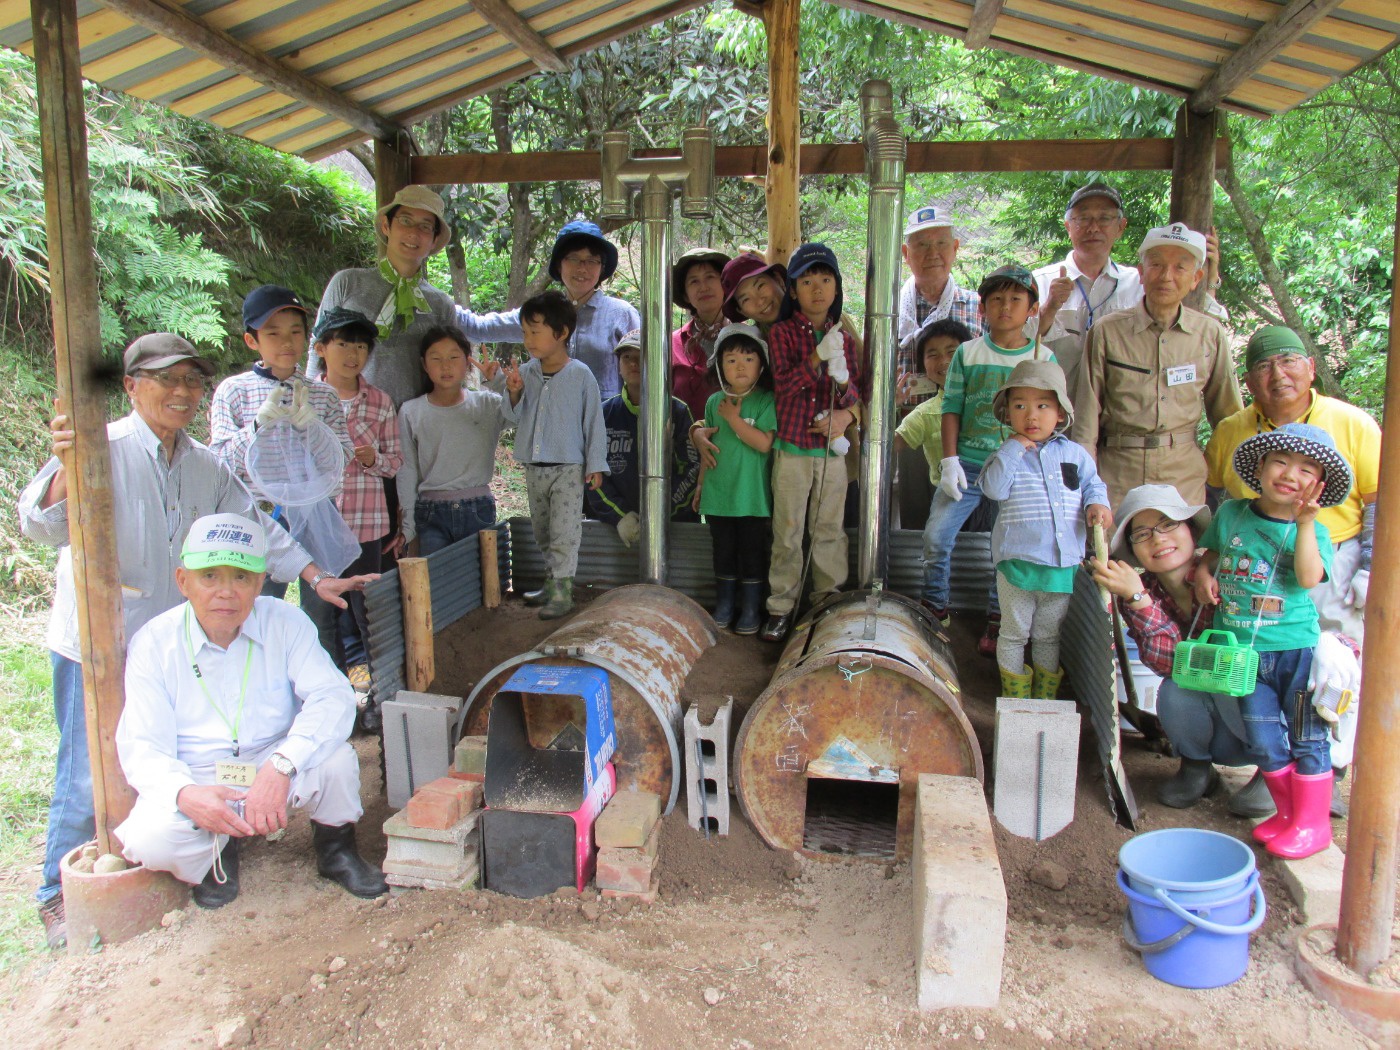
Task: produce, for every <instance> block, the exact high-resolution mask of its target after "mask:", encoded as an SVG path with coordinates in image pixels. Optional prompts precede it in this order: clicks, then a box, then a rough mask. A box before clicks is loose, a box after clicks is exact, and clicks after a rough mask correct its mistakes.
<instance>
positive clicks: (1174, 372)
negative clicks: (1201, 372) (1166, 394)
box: [1167, 364, 1196, 386]
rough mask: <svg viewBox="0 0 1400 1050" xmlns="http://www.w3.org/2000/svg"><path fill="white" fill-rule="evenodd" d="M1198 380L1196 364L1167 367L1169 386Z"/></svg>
mask: <svg viewBox="0 0 1400 1050" xmlns="http://www.w3.org/2000/svg"><path fill="white" fill-rule="evenodd" d="M1195 381H1196V366H1195V365H1193V364H1192V365H1176V366H1174V367H1172V368H1168V369H1167V386H1181V384H1182V383H1194V382H1195Z"/></svg>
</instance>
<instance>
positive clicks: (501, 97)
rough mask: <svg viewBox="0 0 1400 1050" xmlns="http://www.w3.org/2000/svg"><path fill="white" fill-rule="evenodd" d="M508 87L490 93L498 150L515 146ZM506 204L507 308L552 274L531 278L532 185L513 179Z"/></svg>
mask: <svg viewBox="0 0 1400 1050" xmlns="http://www.w3.org/2000/svg"><path fill="white" fill-rule="evenodd" d="M507 91H508V89H506V88H497V89H496V90H494V91H491V92H489V93H488V97H489V98H490V100H491V133H492V135H493V136H494V137H495V140H496V151H497V152H498V153H510V152H512V150H513V149H514V136H513V135H512V134H511V130H510V110H511V104H510V100H509V98H508V97H507ZM506 206H507V208H508V210H509V213H510V273H509V276H508V277H507V279H506V308H507V309H511V308H513V307H516V306H519V305H520V304H521V303H523V302H524V301H525V300H526V299H528V298H530V296H532V295H534V294H536V293H537V292H539V291H540V290H541V289H542V288H544V286H545V285H546V284H548V283H549V274H548V273H542V274H537V275H536V276H535V278H534V279H533V280H532V279H531V278H530V260H531V259H532V258H534V254H535V248H536V246H537V241H538V239H539V230H538V228H537V224H536V223H535V221H534V217H533V216H532V215H531V214H530V185H529V183H525V182H513V183H511V184H510V185H509V186H507V187H506Z"/></svg>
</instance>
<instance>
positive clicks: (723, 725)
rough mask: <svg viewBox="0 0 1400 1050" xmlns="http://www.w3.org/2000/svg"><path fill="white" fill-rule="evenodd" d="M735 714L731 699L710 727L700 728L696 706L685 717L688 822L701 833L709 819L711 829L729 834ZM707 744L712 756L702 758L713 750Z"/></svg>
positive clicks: (716, 713) (722, 833)
mask: <svg viewBox="0 0 1400 1050" xmlns="http://www.w3.org/2000/svg"><path fill="white" fill-rule="evenodd" d="M733 714H734V700H733V698H732V697H731V698H730V699H728V700H726V701H725V703H724V706H723V707H721V708H720V709H719V710H718V711H716V712H715V717H714V721H712V722H711V723H710V724H709V725H701V724H700V712H699V710H698V709H697V708H696V707H695V705H694V704H692V705H691V707H690V710H689V711H687V712H686V713H685V744H684V747H685V772H686V820H687V822H688V823H689V824H690V826H691V827H692V828H695V829H697V830H699V829H700V824H701V821H702V820H704V819H705V818H706V817H708V818H709V820H710V827H711V829H712V830H715V831H717V832H718V833H719V834H720V835H728V834H729V725H730V721H731V719H732V717H733ZM697 743H698V744H699V745H700V751H697V748H696V745H697ZM705 744H709V745H710V747H711V748H713V753H711V754H704V755H703V757H702V754H701V752H703V751H709V750H710V748H706V747H705V746H704V745H705ZM702 796H703V802H702Z"/></svg>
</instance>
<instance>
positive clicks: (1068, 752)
mask: <svg viewBox="0 0 1400 1050" xmlns="http://www.w3.org/2000/svg"><path fill="white" fill-rule="evenodd" d="M992 755H993V774H992V775H993V778H994V779H993V782H992V788H993V792H992V808H993V810H994V811H995V813H996V818H997V820H998V821H1000V822H1001V825H1002V827H1004V828H1006V830H1007V831H1010V832H1011V833H1012V834H1013V835H1020V836H1022V837H1023V838H1030V839H1035V840H1036V841H1037V842H1040V841H1043V840H1045V839H1048V838H1049V837H1050V836H1051V835H1054V834H1055V833H1056V832H1059V831H1062V830H1064V828H1065V827H1066V826H1068V824H1069V823H1070V821H1072V820H1073V819H1074V794H1075V784H1076V781H1077V780H1078V777H1079V711H1078V709H1077V708H1076V707H1075V704H1074V701H1072V700H1014V699H1010V698H1007V697H1000V698H998V700H997V717H996V736H995V741H994V743H993V746H992Z"/></svg>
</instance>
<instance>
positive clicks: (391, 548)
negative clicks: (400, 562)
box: [381, 532, 404, 555]
mask: <svg viewBox="0 0 1400 1050" xmlns="http://www.w3.org/2000/svg"><path fill="white" fill-rule="evenodd" d="M403 548H404V539H403V533H402V532H396V533H394V538H393V539H392V540H390V541H389V542H388V543H386V544H384V546H383V547H382V548H381V550H382V551H383V553H385V554H389V555H394V554H398V553H399V551H401V550H403Z"/></svg>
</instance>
